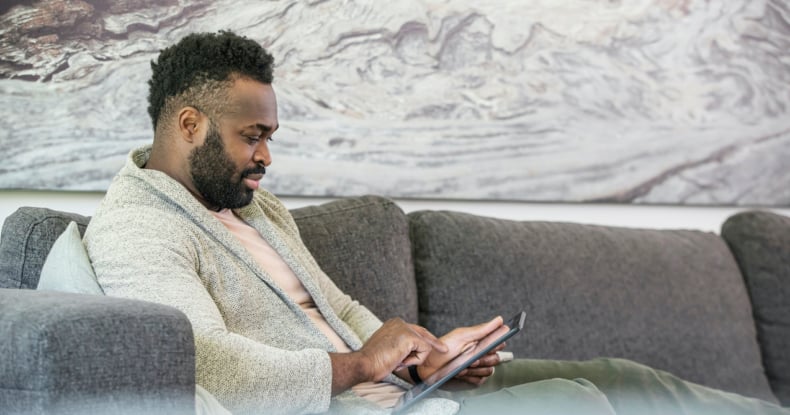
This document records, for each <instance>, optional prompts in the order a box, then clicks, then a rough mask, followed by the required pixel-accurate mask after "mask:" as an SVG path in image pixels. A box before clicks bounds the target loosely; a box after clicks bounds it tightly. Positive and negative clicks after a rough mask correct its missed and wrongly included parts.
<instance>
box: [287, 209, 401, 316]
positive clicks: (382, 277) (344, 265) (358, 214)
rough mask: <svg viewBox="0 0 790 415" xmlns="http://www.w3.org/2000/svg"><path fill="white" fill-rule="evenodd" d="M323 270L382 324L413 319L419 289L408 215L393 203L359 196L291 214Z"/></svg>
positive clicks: (296, 210) (295, 210)
mask: <svg viewBox="0 0 790 415" xmlns="http://www.w3.org/2000/svg"><path fill="white" fill-rule="evenodd" d="M291 213H292V214H293V216H294V219H295V220H296V224H297V226H298V227H299V233H300V236H301V237H302V240H303V241H304V243H305V245H306V246H307V248H308V249H309V250H310V253H311V254H312V255H313V257H314V258H315V259H316V261H317V262H318V264H319V265H320V266H321V269H323V270H324V272H326V274H327V275H329V277H330V278H331V279H332V281H334V282H335V284H336V285H337V286H338V287H340V289H341V290H343V291H344V292H345V293H346V294H348V295H350V296H351V297H352V298H354V299H355V300H357V301H359V302H360V303H361V304H363V305H364V306H366V307H368V309H370V311H372V312H373V314H375V315H376V316H378V317H379V318H380V319H382V320H387V319H389V318H392V317H401V318H403V319H404V320H406V321H410V322H416V321H417V288H416V283H415V281H414V268H413V265H412V260H411V245H410V243H409V224H408V220H407V218H406V215H405V214H404V213H403V211H402V210H401V209H400V208H399V207H398V206H397V205H396V204H394V203H393V202H392V201H390V200H388V199H385V198H381V197H377V196H362V197H357V198H348V199H342V200H337V201H334V202H330V203H326V204H323V205H319V206H308V207H304V208H299V209H294V210H292V211H291Z"/></svg>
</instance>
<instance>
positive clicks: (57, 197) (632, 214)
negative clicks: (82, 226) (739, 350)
mask: <svg viewBox="0 0 790 415" xmlns="http://www.w3.org/2000/svg"><path fill="white" fill-rule="evenodd" d="M102 196H103V193H92V192H49V191H46V192H43V191H42V192H39V191H0V218H2V220H5V218H6V217H7V216H8V215H10V214H11V213H13V212H14V211H15V210H16V209H17V208H18V207H20V206H45V207H49V208H52V209H56V210H64V211H69V212H76V213H80V214H83V215H92V214H93V212H94V210H95V209H96V207H97V206H98V204H99V202H100V201H101V198H102ZM329 200H331V199H325V198H298V197H287V198H283V201H284V203H285V204H286V206H288V207H289V208H297V207H301V206H305V205H312V204H319V203H323V202H326V201H329ZM396 201H397V203H398V204H399V205H400V206H401V208H402V209H403V210H404V211H406V212H411V211H415V210H421V209H434V210H438V209H444V210H456V211H463V212H469V213H473V214H477V215H484V216H493V217H499V218H507V219H518V220H547V221H565V222H578V223H591V224H600V225H616V226H625V227H633V228H655V229H667V228H675V229H699V230H704V231H711V232H716V233H718V231H719V228H720V227H721V224H722V222H724V220H725V219H726V218H727V217H728V216H730V215H732V214H733V213H735V212H738V211H742V210H747V209H749V208H746V207H738V208H733V207H688V206H644V205H614V204H560V203H522V202H488V201H450V200H396ZM770 210H772V211H774V212H777V213H780V214H784V215H787V216H790V208H783V209H770Z"/></svg>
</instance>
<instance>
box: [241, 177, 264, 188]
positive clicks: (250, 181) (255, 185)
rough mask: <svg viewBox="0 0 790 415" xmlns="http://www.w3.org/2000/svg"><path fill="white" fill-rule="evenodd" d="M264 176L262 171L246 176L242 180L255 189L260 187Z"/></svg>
mask: <svg viewBox="0 0 790 415" xmlns="http://www.w3.org/2000/svg"><path fill="white" fill-rule="evenodd" d="M262 178H263V174H262V173H254V174H248V175H246V176H244V179H243V180H242V181H243V182H244V184H245V185H247V187H249V188H250V189H252V190H255V189H257V188H258V186H260V183H259V182H260V181H261V179H262Z"/></svg>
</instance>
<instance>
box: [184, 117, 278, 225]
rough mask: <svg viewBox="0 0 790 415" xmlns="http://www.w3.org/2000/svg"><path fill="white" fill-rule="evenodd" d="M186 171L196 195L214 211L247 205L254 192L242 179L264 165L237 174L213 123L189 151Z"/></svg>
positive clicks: (263, 170) (263, 168)
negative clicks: (188, 171)
mask: <svg viewBox="0 0 790 415" xmlns="http://www.w3.org/2000/svg"><path fill="white" fill-rule="evenodd" d="M189 170H190V173H191V174H192V181H193V183H194V184H195V187H196V188H197V190H198V192H200V195H201V196H202V197H203V199H205V201H206V202H207V203H208V204H209V205H211V206H214V207H215V208H217V210H220V209H237V208H240V207H244V206H247V205H249V204H250V202H251V201H252V196H253V194H254V193H255V191H254V190H252V189H250V188H248V187H247V186H245V185H244V183H243V182H242V179H243V178H244V177H246V176H247V175H249V174H254V173H265V172H266V169H265V167H263V166H259V167H256V168H253V169H246V170H244V171H242V172H241V173H237V171H236V166H235V164H234V163H233V160H231V158H230V157H229V156H228V154H227V153H226V152H225V146H224V145H223V144H222V137H221V136H220V134H219V131H218V129H217V128H216V127H215V125H214V123H213V122H212V123H210V126H209V129H208V131H207V132H206V141H205V142H204V143H203V145H202V146H200V147H197V148H195V149H193V150H192V151H191V152H190V153H189Z"/></svg>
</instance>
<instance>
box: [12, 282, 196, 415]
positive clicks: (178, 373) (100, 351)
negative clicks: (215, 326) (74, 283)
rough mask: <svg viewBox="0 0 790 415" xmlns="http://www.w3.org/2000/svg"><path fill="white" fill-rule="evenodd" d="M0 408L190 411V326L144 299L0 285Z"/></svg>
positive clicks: (175, 312)
mask: <svg viewBox="0 0 790 415" xmlns="http://www.w3.org/2000/svg"><path fill="white" fill-rule="evenodd" d="M0 316H2V318H0V333H2V335H0V356H2V359H0V373H2V374H3V376H0V408H2V410H0V412H2V413H4V414H6V413H7V414H43V413H47V414H50V413H52V414H72V413H73V414H85V413H113V414H132V413H134V414H140V413H152V414H159V413H173V414H187V413H194V402H195V395H194V394H195V387H194V379H195V357H194V355H195V351H194V341H193V339H192V328H191V326H190V325H189V321H188V320H187V319H186V316H184V315H183V314H182V313H181V312H179V311H178V310H176V309H174V308H171V307H166V306H161V305H157V304H151V303H145V302H142V301H132V300H124V299H119V298H111V297H105V296H98V295H85V294H70V293H62V292H55V291H34V290H18V289H0Z"/></svg>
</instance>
